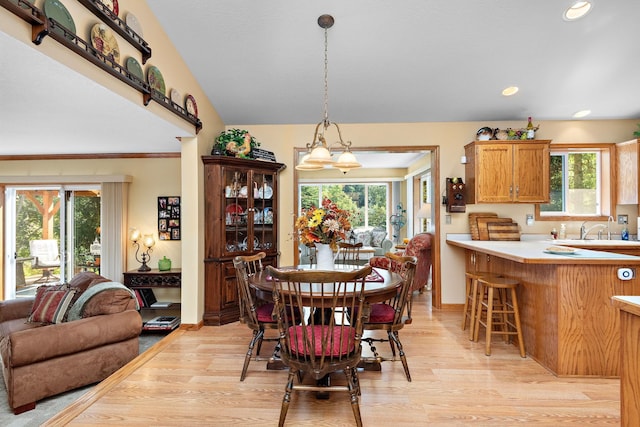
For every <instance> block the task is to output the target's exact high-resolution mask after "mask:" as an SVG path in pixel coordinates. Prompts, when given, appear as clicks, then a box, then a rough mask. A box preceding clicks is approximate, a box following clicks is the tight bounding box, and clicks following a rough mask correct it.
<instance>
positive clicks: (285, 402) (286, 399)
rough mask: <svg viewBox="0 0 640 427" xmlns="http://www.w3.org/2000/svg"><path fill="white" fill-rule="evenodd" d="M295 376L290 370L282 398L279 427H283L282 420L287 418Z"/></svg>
mask: <svg viewBox="0 0 640 427" xmlns="http://www.w3.org/2000/svg"><path fill="white" fill-rule="evenodd" d="M295 376H296V372H295V371H294V370H293V369H290V370H289V378H288V379H287V386H286V388H285V391H284V397H283V398H282V407H281V408H280V421H279V422H278V426H279V427H283V426H284V420H285V418H287V411H288V410H289V403H290V402H291V392H292V391H293V379H294V377H295Z"/></svg>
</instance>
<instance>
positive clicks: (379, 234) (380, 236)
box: [371, 230, 387, 248]
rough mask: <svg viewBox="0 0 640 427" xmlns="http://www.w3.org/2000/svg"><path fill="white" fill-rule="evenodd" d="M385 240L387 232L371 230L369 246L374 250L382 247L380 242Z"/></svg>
mask: <svg viewBox="0 0 640 427" xmlns="http://www.w3.org/2000/svg"><path fill="white" fill-rule="evenodd" d="M386 238H387V232H386V231H384V230H373V231H372V232H371V246H373V247H374V248H379V247H382V242H383V241H384V239H386Z"/></svg>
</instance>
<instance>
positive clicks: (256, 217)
mask: <svg viewBox="0 0 640 427" xmlns="http://www.w3.org/2000/svg"><path fill="white" fill-rule="evenodd" d="M253 210H254V214H253V223H254V224H262V211H261V210H260V209H258V208H253Z"/></svg>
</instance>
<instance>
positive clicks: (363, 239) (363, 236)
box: [356, 231, 371, 246]
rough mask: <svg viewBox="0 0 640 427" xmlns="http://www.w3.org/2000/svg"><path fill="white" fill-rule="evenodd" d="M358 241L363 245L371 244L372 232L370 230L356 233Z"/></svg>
mask: <svg viewBox="0 0 640 427" xmlns="http://www.w3.org/2000/svg"><path fill="white" fill-rule="evenodd" d="M356 242H357V243H362V246H371V233H370V232H368V231H365V232H364V233H356Z"/></svg>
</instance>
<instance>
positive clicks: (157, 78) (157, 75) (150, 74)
mask: <svg viewBox="0 0 640 427" xmlns="http://www.w3.org/2000/svg"><path fill="white" fill-rule="evenodd" d="M147 83H149V86H150V87H151V89H153V90H155V91H156V92H160V93H161V94H163V95H166V94H167V88H166V86H165V85H164V77H162V73H161V72H160V70H158V67H155V66H153V65H152V66H150V67H149V68H148V69H147Z"/></svg>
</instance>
